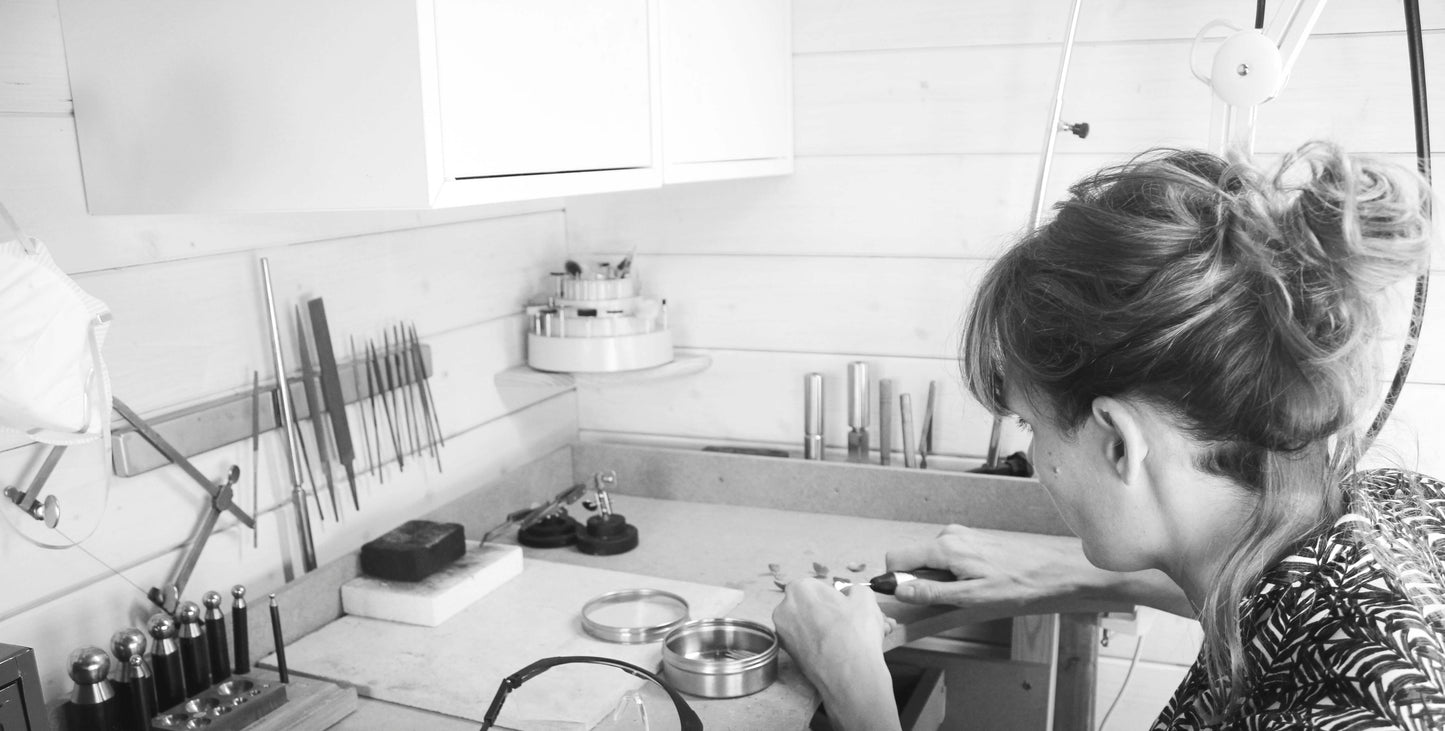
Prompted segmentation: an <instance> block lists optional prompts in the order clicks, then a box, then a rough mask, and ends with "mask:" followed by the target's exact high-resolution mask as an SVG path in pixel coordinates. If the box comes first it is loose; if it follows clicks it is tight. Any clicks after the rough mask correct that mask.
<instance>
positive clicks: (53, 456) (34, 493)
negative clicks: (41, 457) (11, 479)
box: [19, 445, 66, 513]
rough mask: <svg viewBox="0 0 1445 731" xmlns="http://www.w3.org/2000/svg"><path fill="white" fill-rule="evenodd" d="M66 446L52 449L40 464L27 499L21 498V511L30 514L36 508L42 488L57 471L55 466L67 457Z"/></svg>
mask: <svg viewBox="0 0 1445 731" xmlns="http://www.w3.org/2000/svg"><path fill="white" fill-rule="evenodd" d="M65 450H66V447H65V445H56V446H53V447H51V448H50V451H49V452H47V453H46V454H45V461H44V462H41V463H40V469H39V470H38V471H37V472H36V473H35V478H34V479H32V480H31V481H30V488H29V489H27V490H26V491H25V497H23V498H21V500H20V502H19V505H20V509H21V510H24V511H25V512H27V513H28V512H30V511H31V509H32V508H34V507H35V499H36V498H38V497H40V488H42V487H45V482H46V480H49V479H50V473H52V472H54V471H55V465H57V464H59V463H60V458H61V457H63V456H65Z"/></svg>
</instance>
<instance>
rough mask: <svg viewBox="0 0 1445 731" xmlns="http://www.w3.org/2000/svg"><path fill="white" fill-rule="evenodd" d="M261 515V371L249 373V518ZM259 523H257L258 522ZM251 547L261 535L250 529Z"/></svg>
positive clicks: (258, 542)
mask: <svg viewBox="0 0 1445 731" xmlns="http://www.w3.org/2000/svg"><path fill="white" fill-rule="evenodd" d="M260 514H261V371H251V516H252V517H256V516H259V515H260ZM258 522H259V521H258ZM251 547H252V548H260V547H261V534H260V531H258V530H257V528H256V526H252V528H251Z"/></svg>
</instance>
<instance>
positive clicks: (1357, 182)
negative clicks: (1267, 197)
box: [1270, 142, 1432, 297]
mask: <svg viewBox="0 0 1445 731" xmlns="http://www.w3.org/2000/svg"><path fill="white" fill-rule="evenodd" d="M1270 184H1271V187H1273V188H1274V190H1275V192H1276V195H1281V196H1284V197H1285V198H1286V199H1287V200H1288V199H1292V200H1291V205H1290V207H1289V209H1288V210H1286V211H1284V212H1283V216H1282V217H1281V225H1282V226H1284V227H1285V228H1286V231H1285V234H1286V236H1287V238H1288V239H1289V240H1292V241H1293V242H1294V243H1295V244H1296V245H1297V246H1301V247H1302V248H1301V249H1300V253H1301V254H1302V255H1304V256H1317V257H1319V258H1320V260H1321V261H1320V262H1316V263H1323V264H1325V266H1324V267H1323V270H1325V271H1328V272H1330V273H1331V274H1333V275H1334V276H1335V277H1336V278H1337V284H1338V285H1339V286H1340V287H1341V288H1342V289H1348V290H1351V291H1352V292H1353V293H1354V294H1355V295H1362V296H1366V297H1369V296H1372V295H1374V294H1376V293H1378V292H1380V291H1381V290H1383V289H1384V288H1386V287H1388V286H1390V285H1392V284H1394V283H1395V282H1398V281H1400V280H1401V279H1403V278H1405V277H1407V276H1410V275H1412V274H1416V273H1419V272H1420V271H1422V270H1423V268H1424V266H1425V263H1426V261H1427V260H1428V259H1427V255H1428V252H1429V247H1430V237H1431V233H1432V232H1431V225H1430V193H1429V187H1428V186H1427V184H1426V183H1425V180H1424V178H1423V177H1421V176H1420V175H1419V174H1417V173H1415V172H1414V171H1413V170H1410V169H1408V168H1405V167H1401V166H1399V165H1395V164H1393V163H1388V162H1384V161H1380V160H1376V159H1374V158H1371V157H1366V156H1350V155H1347V154H1345V153H1344V152H1343V151H1341V150H1340V149H1339V147H1337V146H1336V145H1334V144H1332V143H1327V142H1311V143H1308V144H1306V145H1304V146H1302V147H1300V148H1299V149H1297V150H1295V151H1293V152H1291V153H1289V154H1287V155H1285V157H1284V159H1283V160H1282V161H1281V162H1280V165H1279V167H1278V169H1277V170H1276V172H1275V173H1274V175H1273V177H1272V179H1271V180H1270Z"/></svg>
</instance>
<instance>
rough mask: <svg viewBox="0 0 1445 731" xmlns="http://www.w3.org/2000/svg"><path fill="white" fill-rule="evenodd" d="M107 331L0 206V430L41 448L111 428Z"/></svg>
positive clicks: (104, 318) (104, 319) (97, 309)
mask: <svg viewBox="0 0 1445 731" xmlns="http://www.w3.org/2000/svg"><path fill="white" fill-rule="evenodd" d="M7 226H8V228H7ZM109 328H110V310H109V309H108V308H107V307H106V306H105V304H104V303H103V302H101V301H100V300H98V299H96V298H94V297H92V296H90V295H88V294H86V293H85V292H84V291H83V290H81V288H80V286H79V285H77V284H76V283H75V282H74V281H73V280H72V279H71V278H70V277H69V276H66V274H65V273H64V272H62V271H61V270H60V268H59V267H57V266H56V265H55V262H54V260H52V259H51V258H50V253H49V252H48V251H47V250H46V248H45V245H44V244H42V243H41V242H40V241H38V240H36V239H33V238H30V237H28V236H26V235H25V234H24V233H22V232H21V231H20V229H19V227H18V226H17V225H16V224H15V222H14V220H13V219H11V218H10V216H9V214H8V213H7V212H6V211H5V210H4V208H3V207H0V428H4V429H9V430H14V431H18V432H21V433H23V434H24V435H25V436H27V437H29V438H30V439H33V440H35V441H37V442H43V443H46V444H56V445H71V444H80V443H83V442H88V441H92V440H95V439H98V438H100V436H101V435H102V433H103V432H104V431H105V430H106V429H107V427H108V426H109V424H110V378H109V376H108V375H107V374H106V370H105V362H104V360H102V358H101V345H102V343H103V342H104V341H105V334H106V331H107V330H108V329H109Z"/></svg>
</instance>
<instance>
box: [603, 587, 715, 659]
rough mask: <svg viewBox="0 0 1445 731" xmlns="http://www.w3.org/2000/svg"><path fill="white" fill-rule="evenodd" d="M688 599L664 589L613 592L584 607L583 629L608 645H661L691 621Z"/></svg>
mask: <svg viewBox="0 0 1445 731" xmlns="http://www.w3.org/2000/svg"><path fill="white" fill-rule="evenodd" d="M688 611H689V608H688V605H687V600H686V599H683V598H682V597H680V596H678V595H676V594H673V593H672V592H667V591H662V590H660V589H622V590H620V591H610V592H607V593H606V594H602V595H601V596H598V597H595V598H593V599H591V600H590V601H588V602H587V603H586V604H585V605H583V607H582V629H583V630H584V631H585V632H586V633H587V634H589V635H591V636H593V637H596V638H597V639H599V640H605V641H607V642H617V643H621V644H624V645H636V644H641V643H644V642H657V641H658V640H661V639H662V638H663V637H665V636H666V635H667V633H668V632H671V631H672V630H674V629H676V628H677V627H679V626H681V625H682V623H684V622H686V621H687V618H688Z"/></svg>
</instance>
